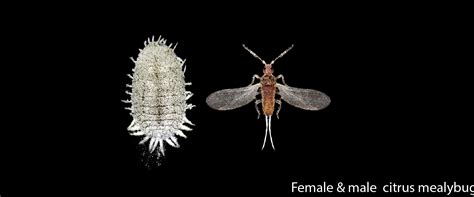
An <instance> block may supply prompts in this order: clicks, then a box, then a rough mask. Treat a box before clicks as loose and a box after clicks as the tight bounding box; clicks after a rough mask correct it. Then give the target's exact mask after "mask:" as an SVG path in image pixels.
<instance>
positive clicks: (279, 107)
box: [275, 98, 281, 119]
mask: <svg viewBox="0 0 474 197" xmlns="http://www.w3.org/2000/svg"><path fill="white" fill-rule="evenodd" d="M275 103H277V104H278V109H277V111H276V115H277V119H280V116H278V114H279V113H280V110H281V98H279V99H278V100H275Z"/></svg>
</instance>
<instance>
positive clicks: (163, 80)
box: [124, 38, 194, 156]
mask: <svg viewBox="0 0 474 197" xmlns="http://www.w3.org/2000/svg"><path fill="white" fill-rule="evenodd" d="M170 46H171V45H170ZM170 46H167V45H166V40H165V39H162V38H158V41H154V39H153V38H152V39H151V40H150V39H148V41H145V47H144V48H143V49H141V50H140V53H139V54H138V58H137V59H136V60H133V58H132V60H133V62H134V63H135V68H134V73H133V75H132V84H131V86H130V87H131V90H132V91H131V92H130V93H129V94H130V97H131V99H130V100H128V101H124V102H126V103H131V105H132V106H131V108H129V109H130V110H131V113H130V115H132V117H133V120H132V123H131V124H130V126H129V127H128V130H129V131H130V132H131V133H130V134H131V135H134V136H142V137H143V139H142V141H141V142H140V144H144V143H147V142H148V143H149V144H148V151H149V152H150V153H154V152H155V150H158V151H156V154H157V155H158V156H161V155H164V153H165V147H164V144H165V143H163V142H166V143H167V144H169V145H170V146H173V147H179V144H178V141H177V138H176V136H181V137H186V136H185V135H184V133H183V132H182V130H185V131H190V130H192V129H191V128H189V127H188V126H186V125H185V124H189V125H193V124H192V123H191V121H189V120H188V119H187V118H186V111H187V110H188V109H191V108H192V107H194V105H192V104H188V103H186V101H187V100H188V99H189V98H190V97H191V96H192V93H191V92H189V91H186V89H185V86H186V85H189V84H190V83H186V82H185V80H184V71H183V69H184V61H183V60H181V58H179V57H178V56H176V54H175V53H174V48H171V47H170ZM175 46H176V45H175Z"/></svg>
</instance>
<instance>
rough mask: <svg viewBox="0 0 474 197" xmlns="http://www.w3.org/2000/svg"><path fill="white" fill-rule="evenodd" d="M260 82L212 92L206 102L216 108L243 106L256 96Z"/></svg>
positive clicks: (227, 108) (226, 108)
mask: <svg viewBox="0 0 474 197" xmlns="http://www.w3.org/2000/svg"><path fill="white" fill-rule="evenodd" d="M259 87H260V84H255V85H251V86H247V87H242V88H233V89H223V90H219V91H217V92H214V93H212V94H210V95H209V96H208V97H207V99H206V103H207V104H208V105H209V107H211V108H213V109H216V110H231V109H235V108H239V107H242V106H244V105H246V104H248V103H250V102H251V101H252V100H254V99H255V98H256V96H257V95H258V93H259V92H258V88H259Z"/></svg>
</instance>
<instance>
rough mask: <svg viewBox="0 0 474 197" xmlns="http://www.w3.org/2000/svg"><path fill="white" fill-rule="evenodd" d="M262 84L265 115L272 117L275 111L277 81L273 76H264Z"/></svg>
mask: <svg viewBox="0 0 474 197" xmlns="http://www.w3.org/2000/svg"><path fill="white" fill-rule="evenodd" d="M260 83H261V85H262V88H261V90H260V91H261V94H262V110H263V114H265V116H271V115H272V114H273V110H274V109H275V94H276V79H275V77H274V76H273V75H263V76H262V78H261V81H260Z"/></svg>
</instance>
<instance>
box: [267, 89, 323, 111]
mask: <svg viewBox="0 0 474 197" xmlns="http://www.w3.org/2000/svg"><path fill="white" fill-rule="evenodd" d="M276 86H277V88H278V92H277V94H279V95H280V96H281V98H282V99H283V100H284V101H285V102H287V103H288V104H290V105H293V106H295V107H298V108H301V109H306V110H321V109H323V108H325V107H327V106H328V105H329V103H331V99H330V98H329V96H327V95H326V94H324V93H322V92H320V91H317V90H312V89H302V88H294V87H290V86H287V85H283V84H279V83H277V85H276Z"/></svg>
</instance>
